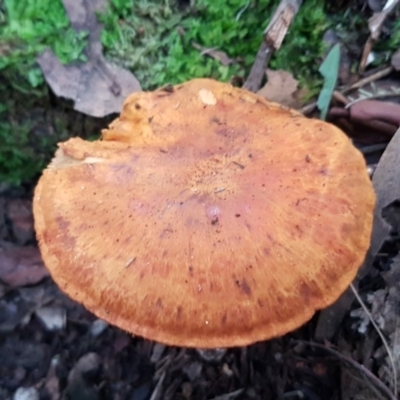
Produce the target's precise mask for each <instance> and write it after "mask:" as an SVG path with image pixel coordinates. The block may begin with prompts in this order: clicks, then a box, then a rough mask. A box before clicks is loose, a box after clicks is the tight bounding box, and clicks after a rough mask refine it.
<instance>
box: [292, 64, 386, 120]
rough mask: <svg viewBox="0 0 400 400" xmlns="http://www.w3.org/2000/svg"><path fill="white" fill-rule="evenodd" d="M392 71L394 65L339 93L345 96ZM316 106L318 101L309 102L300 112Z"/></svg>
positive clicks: (306, 112) (306, 111)
mask: <svg viewBox="0 0 400 400" xmlns="http://www.w3.org/2000/svg"><path fill="white" fill-rule="evenodd" d="M392 71H393V67H387V68H384V69H382V70H380V71H378V72H376V73H375V74H372V75H370V76H368V77H366V78H364V79H360V80H359V81H357V82H356V83H353V84H352V85H350V86H347V87H344V88H343V89H342V90H340V91H338V93H340V94H341V95H343V96H344V95H346V94H347V93H349V92H351V91H352V90H355V89H359V88H361V87H363V86H365V85H368V84H369V83H372V82H374V81H377V80H378V79H381V78H383V77H385V76H387V75H389V74H390V73H391V72H392ZM316 106H317V102H316V101H315V102H313V103H310V104H307V105H305V106H304V107H302V108H301V109H300V110H299V112H301V113H302V114H309V113H311V112H312V111H313V110H314V109H315V107H316Z"/></svg>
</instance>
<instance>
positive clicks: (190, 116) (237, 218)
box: [34, 79, 375, 348]
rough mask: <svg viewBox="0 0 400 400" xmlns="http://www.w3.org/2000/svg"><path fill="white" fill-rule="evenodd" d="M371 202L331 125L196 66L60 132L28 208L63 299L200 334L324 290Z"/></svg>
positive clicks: (329, 290) (304, 306)
mask: <svg viewBox="0 0 400 400" xmlns="http://www.w3.org/2000/svg"><path fill="white" fill-rule="evenodd" d="M250 155H251V156H250ZM374 202H375V196H374V192H373V189H372V185H371V182H370V179H369V177H368V174H367V171H366V167H365V162H364V159H363V157H362V155H361V154H360V153H359V152H358V151H357V150H356V149H355V148H354V147H353V146H352V144H351V142H350V140H349V139H348V138H347V137H346V136H345V135H344V134H343V133H342V132H341V131H340V130H339V129H337V128H336V127H335V126H333V125H330V124H328V123H325V122H322V121H318V120H310V119H307V118H305V117H303V116H302V115H300V114H299V113H297V112H295V111H292V110H288V109H285V108H282V107H281V106H279V105H277V104H274V103H269V102H267V101H265V100H263V99H262V98H260V97H258V96H256V95H254V94H252V93H249V92H247V91H245V90H242V89H238V88H234V87H232V86H230V85H228V84H223V83H218V82H215V81H212V80H206V79H197V80H193V81H190V82H187V83H184V84H182V85H179V86H176V87H175V88H174V90H169V91H165V90H159V91H154V92H149V93H135V94H133V95H131V96H130V97H128V99H127V100H126V102H125V105H124V108H123V110H122V113H121V115H120V117H119V118H118V119H116V120H115V121H114V122H113V123H112V124H111V125H110V127H109V129H106V130H104V132H103V137H102V140H99V141H96V142H86V141H83V140H81V139H79V138H72V139H70V140H68V141H66V142H64V143H61V144H60V145H59V149H58V151H57V153H56V156H55V158H54V160H53V161H52V163H51V164H50V165H49V167H48V168H47V169H46V170H45V171H44V173H43V176H42V177H41V179H40V181H39V184H38V186H37V188H36V191H35V198H34V215H35V225H36V231H37V236H38V239H39V244H40V249H41V252H42V255H43V259H44V262H45V264H46V265H47V267H48V268H49V270H50V272H51V274H52V276H53V278H54V280H55V281H56V282H57V283H58V285H59V286H60V287H61V288H63V289H64V290H65V291H66V292H67V293H68V294H69V295H70V296H71V297H73V298H74V299H75V300H77V301H79V302H81V303H83V304H84V305H85V306H86V307H87V308H88V309H89V310H91V311H92V312H93V313H95V314H96V315H97V316H98V317H100V318H103V319H105V320H107V321H109V322H110V323H112V324H115V325H117V326H119V327H120V328H122V329H125V330H127V331H129V332H132V333H134V334H137V335H141V336H144V337H146V338H148V339H152V340H156V341H160V342H163V343H167V344H171V345H178V346H197V347H202V348H212V347H229V346H243V345H247V344H250V343H254V342H256V341H260V340H264V339H269V338H272V337H275V336H278V335H282V334H284V333H286V332H288V331H290V330H293V329H295V328H297V327H299V326H300V325H302V324H303V323H305V322H306V321H307V320H309V319H310V318H311V317H312V315H313V314H314V313H315V311H316V310H319V309H322V308H324V307H326V306H328V305H330V304H331V303H333V302H334V301H335V300H336V299H337V298H338V297H339V295H340V294H341V293H342V292H343V291H344V290H345V289H346V288H347V286H348V285H349V284H350V282H351V281H352V279H353V278H354V277H355V275H356V273H357V270H358V268H359V267H360V265H361V264H362V262H363V259H364V256H365V253H366V251H367V249H368V246H369V240H370V233H371V227H372V211H373V207H374Z"/></svg>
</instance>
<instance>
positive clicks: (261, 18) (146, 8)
mask: <svg viewBox="0 0 400 400" xmlns="http://www.w3.org/2000/svg"><path fill="white" fill-rule="evenodd" d="M278 3H279V2H278V1H275V0H259V1H251V0H248V1H247V2H246V1H243V0H229V1H224V2H216V1H213V0H198V1H195V2H193V5H192V6H187V7H186V8H183V9H182V8H181V9H179V5H178V2H176V1H170V2H168V1H164V2H159V1H134V0H119V1H111V5H110V7H109V9H108V11H107V12H106V13H105V14H103V15H101V16H99V18H100V19H101V21H102V22H103V23H104V26H105V27H104V31H103V35H102V42H103V45H104V48H105V51H106V53H107V55H108V56H109V57H110V58H112V59H113V60H114V61H115V62H117V63H119V64H122V65H124V66H125V67H127V68H129V69H131V70H132V71H133V73H134V74H135V75H136V76H137V78H138V79H139V80H140V82H141V83H142V85H143V87H144V88H145V89H151V88H154V87H156V86H160V85H163V84H165V83H178V82H182V81H185V80H187V79H190V78H193V77H205V76H206V77H213V78H216V79H219V80H223V81H226V80H228V79H230V78H232V77H233V76H240V77H245V76H246V75H247V74H248V72H249V69H250V67H251V65H252V64H253V62H254V57H255V55H256V53H257V50H258V47H259V45H260V43H261V40H262V36H263V31H264V29H265V27H266V25H267V23H268V21H269V19H270V17H271V15H272V13H273V11H274V10H275V9H276V6H277V4H278ZM328 26H329V22H328V18H327V16H326V14H325V11H324V1H322V0H309V1H307V2H305V3H304V4H303V6H302V7H301V8H300V11H299V13H298V14H297V16H296V18H295V22H294V24H293V25H292V26H291V28H290V29H289V33H288V36H287V37H286V38H285V41H284V43H283V45H282V48H281V49H280V50H279V51H278V52H277V53H276V54H275V55H274V57H273V59H272V60H271V66H272V67H273V68H282V69H285V70H289V71H291V72H292V73H294V75H295V76H296V77H297V78H298V79H300V80H301V82H302V83H303V84H311V83H313V82H314V83H315V82H319V78H318V75H317V74H316V71H317V69H318V61H319V58H320V57H321V55H322V53H323V50H324V46H323V42H322V35H323V32H324V31H325V30H326V29H327V27H328ZM193 43H198V44H200V45H201V46H203V47H205V48H218V50H221V51H224V52H225V53H226V54H227V55H228V56H229V57H230V58H232V59H235V60H236V62H235V63H234V64H232V65H229V66H224V65H221V63H220V62H219V61H218V60H214V59H212V58H210V57H206V56H204V55H201V54H200V52H199V50H197V49H196V48H195V47H194V46H193Z"/></svg>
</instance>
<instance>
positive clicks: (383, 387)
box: [293, 340, 397, 400]
mask: <svg viewBox="0 0 400 400" xmlns="http://www.w3.org/2000/svg"><path fill="white" fill-rule="evenodd" d="M293 343H298V344H305V345H307V346H311V347H315V348H317V349H322V350H325V351H327V352H328V353H331V354H332V355H334V356H335V357H336V358H338V359H339V360H342V361H344V362H346V363H347V364H349V365H351V366H352V367H353V368H355V369H356V370H358V371H360V372H362V373H363V374H364V375H365V376H366V377H367V378H368V379H369V380H370V381H371V382H373V383H374V384H375V386H376V387H377V388H379V389H380V390H381V391H382V393H385V395H387V396H388V398H389V399H390V400H397V396H395V395H394V393H392V391H391V390H390V389H389V388H388V387H387V386H386V385H385V384H384V383H383V382H382V381H381V380H380V379H378V378H377V376H376V375H374V374H373V373H372V372H371V371H370V370H369V369H367V368H365V367H364V365H362V364H360V363H358V362H357V361H355V360H353V359H352V358H350V357H348V356H346V355H345V354H343V353H340V352H339V351H337V350H335V349H333V348H331V347H327V346H325V345H323V344H319V343H315V342H308V341H306V340H293Z"/></svg>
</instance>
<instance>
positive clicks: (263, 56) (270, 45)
mask: <svg viewBox="0 0 400 400" xmlns="http://www.w3.org/2000/svg"><path fill="white" fill-rule="evenodd" d="M302 1H303V0H281V2H280V3H279V5H278V7H277V8H276V10H275V12H274V14H273V16H272V18H271V21H270V22H269V24H268V26H267V28H266V29H265V31H264V38H263V41H262V43H261V45H260V48H259V49H258V52H257V56H256V58H255V61H254V64H253V66H252V68H251V71H250V74H249V76H248V77H247V79H246V82H245V83H244V85H243V87H244V88H245V89H247V90H250V91H252V92H256V91H257V90H259V89H260V87H261V83H262V80H263V78H264V76H265V70H266V68H267V66H268V63H269V60H270V58H271V55H272V53H273V52H274V51H276V50H279V48H280V47H281V44H282V41H283V39H284V37H285V36H286V32H287V31H288V29H289V26H290V24H291V23H292V21H293V19H294V17H295V15H296V14H297V11H298V10H299V7H300V5H301V3H302Z"/></svg>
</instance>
